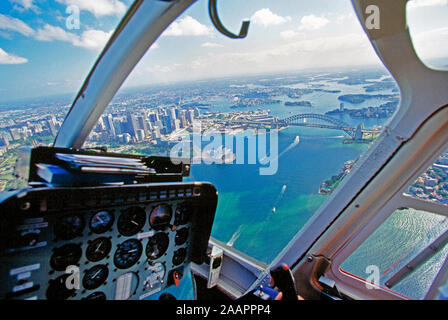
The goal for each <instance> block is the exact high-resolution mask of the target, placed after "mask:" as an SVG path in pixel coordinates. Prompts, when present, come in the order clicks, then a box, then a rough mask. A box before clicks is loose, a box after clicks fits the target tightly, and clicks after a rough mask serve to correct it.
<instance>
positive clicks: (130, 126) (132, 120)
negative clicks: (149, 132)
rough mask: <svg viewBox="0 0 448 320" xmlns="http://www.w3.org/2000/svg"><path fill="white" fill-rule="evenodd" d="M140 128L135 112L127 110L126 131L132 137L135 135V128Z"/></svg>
mask: <svg viewBox="0 0 448 320" xmlns="http://www.w3.org/2000/svg"><path fill="white" fill-rule="evenodd" d="M138 129H141V128H140V126H139V125H138V120H137V117H136V116H135V114H132V113H131V112H128V114H127V132H128V133H129V134H131V136H132V137H137V130H138Z"/></svg>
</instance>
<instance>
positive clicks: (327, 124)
mask: <svg viewBox="0 0 448 320" xmlns="http://www.w3.org/2000/svg"><path fill="white" fill-rule="evenodd" d="M278 124H279V125H285V126H298V127H311V128H324V129H336V130H342V131H344V132H345V133H347V134H348V135H350V136H351V137H354V136H355V132H356V128H354V127H352V126H350V125H349V124H347V123H345V122H344V121H341V120H339V119H336V118H333V117H329V116H326V115H323V114H316V113H303V114H296V115H293V116H290V117H288V118H285V119H279V120H278Z"/></svg>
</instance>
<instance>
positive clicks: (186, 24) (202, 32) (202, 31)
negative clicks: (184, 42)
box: [163, 16, 212, 37]
mask: <svg viewBox="0 0 448 320" xmlns="http://www.w3.org/2000/svg"><path fill="white" fill-rule="evenodd" d="M211 34H212V31H211V28H209V27H207V26H206V25H203V24H202V23H200V22H199V21H198V20H196V19H194V18H192V17H190V16H186V17H185V18H182V19H180V20H179V21H174V22H173V23H172V24H171V25H170V26H169V28H168V29H167V30H166V31H165V32H164V33H163V35H164V36H174V37H179V36H209V35H211Z"/></svg>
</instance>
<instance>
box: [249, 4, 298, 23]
mask: <svg viewBox="0 0 448 320" xmlns="http://www.w3.org/2000/svg"><path fill="white" fill-rule="evenodd" d="M250 20H251V21H252V22H253V23H255V24H261V25H263V26H264V27H267V26H271V25H279V24H283V23H285V22H287V21H290V20H291V17H289V16H288V17H282V16H279V15H277V14H275V13H273V12H272V11H271V10H270V9H268V8H264V9H260V10H258V11H257V12H255V13H254V14H253V15H252V17H251V18H250Z"/></svg>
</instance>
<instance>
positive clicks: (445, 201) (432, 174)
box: [404, 150, 448, 206]
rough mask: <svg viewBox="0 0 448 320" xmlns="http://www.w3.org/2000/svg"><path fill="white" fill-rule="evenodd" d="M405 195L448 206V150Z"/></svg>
mask: <svg viewBox="0 0 448 320" xmlns="http://www.w3.org/2000/svg"><path fill="white" fill-rule="evenodd" d="M404 195H405V196H409V197H413V198H416V199H420V200H424V201H430V202H435V203H438V204H442V205H445V206H448V150H447V151H446V152H444V153H442V155H441V156H440V157H439V158H438V159H437V161H436V162H435V163H434V164H433V165H432V166H431V167H430V168H428V170H427V171H426V172H425V173H423V174H422V175H421V176H420V177H419V178H418V179H417V180H416V181H415V182H414V184H413V185H412V186H410V187H409V188H408V190H406V192H405V193H404Z"/></svg>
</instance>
